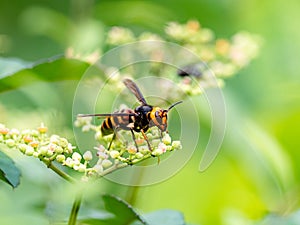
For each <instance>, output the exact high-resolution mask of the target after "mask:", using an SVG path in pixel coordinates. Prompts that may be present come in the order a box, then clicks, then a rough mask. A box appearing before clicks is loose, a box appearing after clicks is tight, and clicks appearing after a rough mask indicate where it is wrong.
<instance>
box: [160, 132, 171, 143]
mask: <svg viewBox="0 0 300 225" xmlns="http://www.w3.org/2000/svg"><path fill="white" fill-rule="evenodd" d="M162 142H163V143H164V144H165V145H169V144H171V137H170V135H169V134H167V133H166V134H165V135H164V137H163V138H162Z"/></svg>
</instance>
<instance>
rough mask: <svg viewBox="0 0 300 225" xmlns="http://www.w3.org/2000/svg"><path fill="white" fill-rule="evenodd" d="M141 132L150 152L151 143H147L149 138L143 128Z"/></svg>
mask: <svg viewBox="0 0 300 225" xmlns="http://www.w3.org/2000/svg"><path fill="white" fill-rule="evenodd" d="M141 133H142V135H143V136H144V138H145V140H146V141H147V145H148V148H149V151H150V152H152V148H151V145H150V143H149V140H148V138H147V136H146V134H145V132H144V131H143V130H141Z"/></svg>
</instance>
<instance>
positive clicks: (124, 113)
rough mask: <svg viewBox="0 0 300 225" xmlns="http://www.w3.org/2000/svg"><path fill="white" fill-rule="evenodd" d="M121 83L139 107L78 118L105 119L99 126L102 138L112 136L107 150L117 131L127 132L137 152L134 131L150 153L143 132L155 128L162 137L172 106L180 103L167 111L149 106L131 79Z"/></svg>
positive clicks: (82, 115)
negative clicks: (141, 137) (137, 102)
mask: <svg viewBox="0 0 300 225" xmlns="http://www.w3.org/2000/svg"><path fill="white" fill-rule="evenodd" d="M123 83H124V85H125V86H126V87H127V88H128V89H129V90H130V91H131V92H132V93H133V94H134V96H135V97H136V98H137V100H138V101H139V102H140V105H139V106H138V107H136V108H135V109H130V108H126V109H122V110H119V111H116V112H114V113H102V114H101V113H100V114H79V115H78V117H89V116H97V117H106V118H105V120H104V121H103V122H102V125H101V132H102V136H106V135H109V134H113V138H112V140H111V142H110V144H109V146H108V150H109V149H110V147H111V144H112V142H113V140H114V139H115V138H116V133H117V132H118V130H129V131H130V132H131V134H132V138H133V140H134V143H135V146H136V148H137V150H138V149H139V148H138V144H137V142H136V138H135V135H134V131H135V132H141V133H142V135H143V137H144V139H145V140H146V142H147V145H148V148H149V150H150V151H152V148H151V145H150V143H149V140H148V138H147V136H146V134H145V132H146V131H147V130H148V129H149V128H150V127H154V126H156V127H158V129H159V130H160V132H161V137H162V132H165V131H166V132H167V123H168V117H167V115H168V112H169V111H170V110H171V109H172V108H173V107H174V106H176V105H178V104H180V103H182V101H179V102H176V103H174V104H172V105H171V106H170V107H169V108H168V109H162V108H160V107H157V106H151V105H149V104H148V103H147V102H146V100H145V98H144V96H143V95H142V93H141V91H140V89H139V88H138V86H137V85H136V83H134V82H133V81H132V80H131V79H124V80H123Z"/></svg>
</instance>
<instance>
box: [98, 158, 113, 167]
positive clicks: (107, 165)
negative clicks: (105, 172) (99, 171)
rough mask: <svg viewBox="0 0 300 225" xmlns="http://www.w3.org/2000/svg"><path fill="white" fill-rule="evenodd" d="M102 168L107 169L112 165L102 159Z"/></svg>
mask: <svg viewBox="0 0 300 225" xmlns="http://www.w3.org/2000/svg"><path fill="white" fill-rule="evenodd" d="M101 164H102V166H103V168H108V167H110V166H111V165H112V164H113V163H112V162H111V161H110V160H108V159H104V160H103V161H102V163H101Z"/></svg>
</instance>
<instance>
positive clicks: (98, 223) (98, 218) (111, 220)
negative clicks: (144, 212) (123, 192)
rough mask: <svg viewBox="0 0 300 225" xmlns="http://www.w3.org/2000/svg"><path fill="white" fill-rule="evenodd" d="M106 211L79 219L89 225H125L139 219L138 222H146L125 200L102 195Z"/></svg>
mask: <svg viewBox="0 0 300 225" xmlns="http://www.w3.org/2000/svg"><path fill="white" fill-rule="evenodd" d="M102 199H103V202H104V207H105V209H106V212H105V213H104V212H103V211H99V212H98V213H97V212H93V214H90V218H87V219H83V220H82V219H81V220H80V221H81V222H83V223H84V224H91V225H127V224H131V223H133V221H135V220H136V221H139V222H140V223H139V224H147V223H146V222H145V221H144V220H143V219H142V218H141V216H140V215H139V214H138V213H137V212H136V211H135V210H134V209H133V208H132V207H131V206H130V205H129V204H128V203H126V202H125V201H123V200H122V199H120V198H118V197H116V196H112V195H103V196H102Z"/></svg>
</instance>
